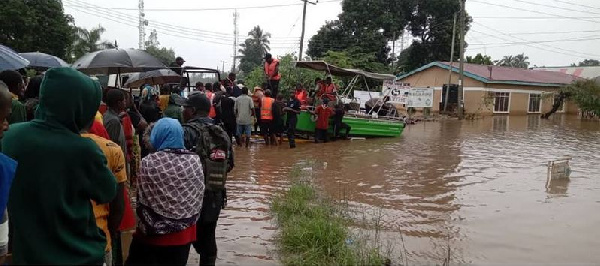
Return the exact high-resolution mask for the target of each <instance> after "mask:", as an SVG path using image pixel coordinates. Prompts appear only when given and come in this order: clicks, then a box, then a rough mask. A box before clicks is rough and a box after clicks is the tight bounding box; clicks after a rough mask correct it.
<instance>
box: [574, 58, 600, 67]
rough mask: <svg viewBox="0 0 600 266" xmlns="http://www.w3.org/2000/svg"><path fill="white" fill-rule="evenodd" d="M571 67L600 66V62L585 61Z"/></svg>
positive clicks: (593, 60)
mask: <svg viewBox="0 0 600 266" xmlns="http://www.w3.org/2000/svg"><path fill="white" fill-rule="evenodd" d="M571 66H600V61H598V60H596V59H585V60H583V61H581V62H579V63H578V64H575V63H573V64H571Z"/></svg>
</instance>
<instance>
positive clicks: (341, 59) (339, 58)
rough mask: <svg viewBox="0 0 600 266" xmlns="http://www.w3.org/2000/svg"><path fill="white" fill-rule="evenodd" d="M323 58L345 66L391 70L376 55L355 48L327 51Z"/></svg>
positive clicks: (381, 70) (379, 70) (369, 69)
mask: <svg viewBox="0 0 600 266" xmlns="http://www.w3.org/2000/svg"><path fill="white" fill-rule="evenodd" d="M323 60H324V61H325V62H327V63H330V64H333V65H335V66H338V67H343V68H356V69H362V70H366V71H370V72H378V73H386V72H389V69H388V68H387V67H386V66H385V65H384V64H382V63H380V62H377V59H376V58H375V55H373V54H364V53H360V52H358V51H357V50H355V49H349V50H346V51H341V52H335V51H327V53H325V56H324V57H323Z"/></svg>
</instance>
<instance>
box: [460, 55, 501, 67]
mask: <svg viewBox="0 0 600 266" xmlns="http://www.w3.org/2000/svg"><path fill="white" fill-rule="evenodd" d="M466 59H467V63H470V64H478V65H493V64H494V61H492V57H491V56H489V55H482V54H481V53H478V54H477V55H476V56H474V57H473V56H467V58H466Z"/></svg>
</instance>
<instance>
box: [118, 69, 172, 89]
mask: <svg viewBox="0 0 600 266" xmlns="http://www.w3.org/2000/svg"><path fill="white" fill-rule="evenodd" d="M180 81H181V76H180V75H179V74H177V73H175V71H173V70H170V69H158V70H152V71H147V72H143V73H135V74H132V75H130V76H129V79H127V83H125V85H124V86H125V87H140V86H142V85H144V84H149V85H162V84H165V83H179V82H180Z"/></svg>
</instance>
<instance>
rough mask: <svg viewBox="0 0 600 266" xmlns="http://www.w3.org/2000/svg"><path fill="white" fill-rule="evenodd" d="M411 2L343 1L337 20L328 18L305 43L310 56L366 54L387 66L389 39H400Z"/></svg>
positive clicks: (390, 0)
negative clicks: (343, 53) (337, 53)
mask: <svg viewBox="0 0 600 266" xmlns="http://www.w3.org/2000/svg"><path fill="white" fill-rule="evenodd" d="M410 6H411V1H402V0H369V1H364V0H345V1H343V2H342V13H341V14H340V15H339V16H338V20H334V21H328V22H326V23H325V25H323V26H322V27H321V29H320V30H319V31H318V32H317V34H316V35H314V36H312V37H311V39H310V41H309V43H308V51H307V54H308V55H309V56H310V57H311V58H323V57H324V56H325V55H326V53H327V52H328V51H334V52H341V51H346V52H348V53H349V54H352V55H357V54H359V55H366V56H368V57H369V58H371V59H370V60H369V61H370V62H378V63H381V64H383V65H384V66H386V65H388V64H389V63H390V62H391V60H390V58H389V52H390V50H391V49H390V47H389V46H388V42H389V41H393V40H394V39H397V38H399V36H400V35H401V33H402V31H403V29H404V26H405V25H406V23H407V17H408V16H409V13H410V11H411V10H410V8H409V7H410Z"/></svg>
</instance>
